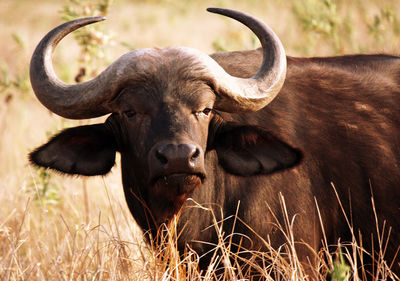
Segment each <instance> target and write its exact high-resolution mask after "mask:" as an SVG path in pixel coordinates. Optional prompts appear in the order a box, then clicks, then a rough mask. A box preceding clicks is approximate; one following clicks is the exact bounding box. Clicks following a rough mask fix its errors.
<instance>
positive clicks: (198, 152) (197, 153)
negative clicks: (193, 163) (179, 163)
mask: <svg viewBox="0 0 400 281" xmlns="http://www.w3.org/2000/svg"><path fill="white" fill-rule="evenodd" d="M199 156H200V149H198V148H196V150H195V152H194V153H193V155H192V157H191V160H195V159H196V158H198V157H199Z"/></svg>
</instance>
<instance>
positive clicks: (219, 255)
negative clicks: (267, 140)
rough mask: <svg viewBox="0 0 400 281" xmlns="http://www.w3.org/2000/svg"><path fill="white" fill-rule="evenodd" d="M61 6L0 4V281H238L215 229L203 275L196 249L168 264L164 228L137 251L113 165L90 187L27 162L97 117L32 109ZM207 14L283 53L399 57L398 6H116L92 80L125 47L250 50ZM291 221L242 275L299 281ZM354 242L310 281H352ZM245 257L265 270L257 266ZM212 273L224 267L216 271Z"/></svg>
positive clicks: (64, 57)
mask: <svg viewBox="0 0 400 281" xmlns="http://www.w3.org/2000/svg"><path fill="white" fill-rule="evenodd" d="M88 2H90V1H88ZM69 4H70V2H68V1H64V2H63V1H51V0H42V1H30V0H29V1H28V0H18V1H13V0H3V1H0V38H1V41H0V42H1V44H0V54H1V56H0V134H1V137H0V159H1V162H0V280H4V281H6V280H7V281H8V280H182V279H190V280H195V279H196V280H197V279H198V280H212V279H219V280H232V279H248V278H249V272H248V271H246V270H245V271H243V268H242V267H241V266H240V265H241V264H242V263H243V261H242V260H241V259H242V256H241V255H237V253H233V252H232V251H230V246H229V243H226V242H229V235H227V236H224V235H223V233H222V232H221V228H220V222H218V221H216V222H215V225H214V226H213V227H214V228H215V231H217V232H218V233H221V235H220V241H219V243H218V244H216V245H215V249H217V250H216V251H215V255H214V258H213V260H212V263H211V266H210V267H209V268H208V270H207V271H206V272H201V273H200V272H199V271H198V269H197V268H198V267H197V266H198V256H197V254H196V253H195V252H193V251H190V250H189V251H188V252H187V253H186V254H185V256H184V257H181V256H179V255H178V253H177V250H176V245H175V244H174V241H176V236H177V235H176V233H175V232H174V228H173V227H172V228H170V229H165V231H164V232H163V235H164V237H165V238H169V239H164V241H165V243H163V244H161V245H160V246H159V247H158V249H155V247H156V246H154V245H147V244H146V243H145V242H144V239H143V234H142V233H141V232H140V230H139V229H138V227H137V226H136V224H135V222H134V221H133V219H132V218H131V215H130V214H129V212H128V210H127V207H126V205H125V202H124V198H123V194H122V189H121V182H120V172H119V166H118V164H117V165H116V167H114V168H113V170H112V172H111V173H110V174H109V175H107V177H97V178H90V179H89V178H78V177H63V176H60V175H58V174H55V173H51V174H50V175H49V174H46V173H45V172H43V171H40V170H37V169H35V168H34V167H31V166H29V165H28V163H27V157H26V155H27V153H28V152H29V151H31V150H32V149H33V148H35V147H36V146H38V145H40V144H42V143H43V142H45V141H46V139H47V138H48V136H49V135H51V134H54V133H55V132H57V131H58V130H60V129H61V128H64V127H69V126H75V125H77V124H82V123H87V122H91V123H93V122H99V121H101V120H102V119H101V118H100V119H98V120H89V121H70V120H65V119H62V118H60V117H57V116H55V115H54V114H51V113H49V112H48V111H47V110H46V109H45V108H44V107H43V106H41V105H40V104H39V103H38V101H37V100H36V99H35V97H34V94H33V93H32V91H31V89H30V86H29V80H28V65H29V59H30V56H31V54H32V52H33V49H34V47H35V46H36V44H37V43H38V41H39V40H40V38H41V37H42V36H43V35H44V34H45V33H46V32H47V31H49V30H50V29H51V28H52V27H54V26H56V25H57V24H59V23H61V22H62V20H61V14H60V11H61V10H63V7H64V6H65V5H69ZM208 6H220V7H230V8H234V9H240V10H244V11H248V12H250V13H252V14H254V15H256V16H258V17H260V18H262V19H263V20H264V21H265V22H267V23H268V24H270V25H271V27H272V28H273V29H274V30H275V31H276V32H277V34H278V35H279V36H280V37H281V39H282V41H283V44H284V46H285V48H286V49H287V53H288V54H289V55H306V56H311V55H316V56H322V55H334V54H342V53H355V52H376V53H381V52H387V53H397V54H398V53H399V50H400V48H399V47H400V46H399V33H400V27H399V19H398V16H399V15H400V13H399V12H400V3H399V2H398V1H397V0H386V1H385V0H380V1H375V0H365V1H352V2H351V3H349V2H348V1H344V0H337V1H333V0H332V1H327V0H326V1H324V0H305V1H300V0H292V1H258V0H250V1H233V0H215V1H211V0H206V1H195V0H188V1H173V0H147V1H127V0H121V1H118V0H115V1H114V3H113V5H112V6H111V8H110V9H109V12H108V20H107V21H106V22H105V23H100V24H99V25H101V26H102V28H103V29H105V30H107V32H108V33H107V34H108V36H109V40H108V41H107V42H108V43H107V44H106V45H105V46H103V47H101V48H102V49H101V50H102V52H104V57H103V58H102V59H101V60H99V62H98V63H99V65H98V69H97V71H100V70H101V69H102V68H103V67H104V66H105V65H107V64H108V63H109V62H111V61H112V60H114V59H115V58H116V57H118V56H119V55H121V54H123V53H124V52H126V51H128V50H129V49H132V48H142V47H153V46H155V47H165V46H173V45H185V46H190V47H194V48H198V49H200V50H203V51H205V52H208V53H210V52H213V51H215V50H236V49H244V48H253V47H255V46H257V44H258V43H257V42H256V41H255V40H254V36H253V35H252V34H251V33H250V32H248V31H247V29H246V28H243V27H242V26H241V25H239V24H236V23H233V22H232V21H231V20H229V19H224V18H222V17H219V16H216V15H211V14H207V13H206V12H205V8H206V7H208ZM79 56H80V48H79V46H78V45H77V43H76V42H75V41H74V39H73V36H69V37H68V38H66V39H65V40H63V41H62V43H61V44H60V46H59V47H58V48H57V51H56V54H55V57H54V64H55V66H56V70H57V73H58V74H59V75H60V77H62V78H63V80H65V81H67V82H70V83H71V82H72V81H73V79H74V77H75V75H76V74H77V73H78V71H79V68H80V67H81V62H80V61H79V60H78V58H79ZM282 204H284V199H283V198H282ZM283 206H284V205H283ZM238 219H240V218H238ZM292 219H293V218H290V217H287V219H286V221H284V222H280V223H281V229H282V231H283V232H285V233H286V235H287V240H288V241H287V242H288V243H287V245H286V246H284V247H282V248H280V249H272V248H271V249H270V251H268V252H263V253H259V252H252V253H251V254H250V255H249V258H248V259H247V260H246V261H245V263H247V265H248V267H247V268H249V267H250V268H253V269H252V270H253V274H254V272H258V273H259V274H260V275H261V276H263V278H265V279H266V280H272V279H274V280H288V279H290V280H303V279H309V278H310V276H309V275H308V274H310V273H309V272H310V271H309V270H308V269H307V268H306V266H305V265H304V264H301V263H300V262H299V261H298V259H297V257H296V254H295V253H296V251H295V247H294V245H293V243H294V242H293V241H294V238H293V237H292V236H291V232H290V225H291V222H292ZM161 240H163V239H161ZM356 240H357V239H355V241H354V243H353V244H352V247H350V248H343V249H342V250H341V251H343V252H342V254H340V253H339V250H337V251H338V252H337V255H335V254H332V253H329V252H328V246H327V245H326V248H325V249H322V250H321V251H320V252H318V253H315V254H316V255H317V256H320V257H321V259H319V262H318V263H317V264H315V265H314V269H315V270H314V273H313V274H315V275H312V276H311V277H313V278H315V279H318V280H325V279H326V277H327V275H328V273H329V272H330V271H332V269H335V270H337V271H338V272H337V274H338V276H339V277H338V279H339V280H345V278H347V277H351V278H352V279H354V280H357V279H358V278H362V277H363V276H362V274H361V275H359V276H358V277H357V276H353V275H350V276H346V274H350V272H356V270H355V269H357V268H358V267H359V266H360V264H359V259H357V256H359V253H360V251H362V246H361V245H360V244H358V243H356ZM267 242H268V241H266V243H267ZM338 249H339V248H338ZM329 250H332V249H331V248H330V249H329ZM243 251H245V249H243ZM284 252H286V253H289V258H285V255H284V254H283V253H284ZM256 259H258V260H262V261H264V262H265V263H264V264H262V263H261V264H262V265H263V266H261V267H260V264H256V263H255V262H254V261H255V260H256ZM341 259H344V260H345V262H341ZM377 264H378V265H379V267H378V268H380V270H377V272H378V273H377V274H378V275H377V280H378V279H379V280H388V279H390V278H391V277H390V271H388V270H387V267H386V266H385V263H384V262H383V261H378V263H377ZM221 265H223V268H224V269H223V270H222V271H221V270H216V269H217V268H220V267H221ZM348 267H350V269H348ZM341 274H342V275H344V276H342V277H340V275H341ZM332 276H336V275H332Z"/></svg>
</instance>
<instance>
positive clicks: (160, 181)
mask: <svg viewBox="0 0 400 281" xmlns="http://www.w3.org/2000/svg"><path fill="white" fill-rule="evenodd" d="M204 179H205V175H203V174H186V173H176V174H171V175H163V176H158V177H156V178H155V179H154V180H153V181H152V184H151V186H152V189H153V192H154V193H156V194H157V193H159V195H160V196H161V197H169V199H172V200H174V199H177V197H182V196H185V195H189V194H191V193H192V191H193V190H194V189H196V187H198V186H200V185H201V184H203V182H204Z"/></svg>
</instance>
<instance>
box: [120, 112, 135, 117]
mask: <svg viewBox="0 0 400 281" xmlns="http://www.w3.org/2000/svg"><path fill="white" fill-rule="evenodd" d="M123 114H124V115H125V116H126V117H127V118H132V117H134V116H135V115H136V112H135V111H133V110H127V111H124V112H123Z"/></svg>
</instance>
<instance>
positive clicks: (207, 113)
mask: <svg viewBox="0 0 400 281" xmlns="http://www.w3.org/2000/svg"><path fill="white" fill-rule="evenodd" d="M211 111H212V109H211V108H205V109H204V110H203V111H202V113H203V114H204V115H205V116H209V115H210V113H211Z"/></svg>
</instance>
